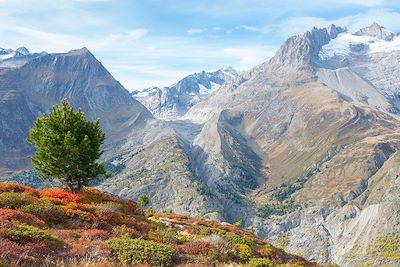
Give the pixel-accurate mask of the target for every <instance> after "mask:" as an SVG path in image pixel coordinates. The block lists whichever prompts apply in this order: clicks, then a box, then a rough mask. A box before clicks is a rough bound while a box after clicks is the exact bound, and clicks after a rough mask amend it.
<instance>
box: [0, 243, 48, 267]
mask: <svg viewBox="0 0 400 267" xmlns="http://www.w3.org/2000/svg"><path fill="white" fill-rule="evenodd" d="M48 253H49V251H48V248H47V247H46V246H45V245H44V244H40V243H27V244H24V245H21V244H16V243H14V242H11V241H9V240H6V239H1V238H0V261H4V262H7V263H9V264H10V265H15V266H39V265H40V261H41V259H43V256H45V255H47V254H48Z"/></svg>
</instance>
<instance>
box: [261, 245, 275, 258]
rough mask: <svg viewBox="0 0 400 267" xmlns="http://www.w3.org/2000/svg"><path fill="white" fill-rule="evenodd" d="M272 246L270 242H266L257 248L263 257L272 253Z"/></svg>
mask: <svg viewBox="0 0 400 267" xmlns="http://www.w3.org/2000/svg"><path fill="white" fill-rule="evenodd" d="M274 250H275V249H274V247H273V246H272V245H271V244H266V245H264V246H263V247H262V249H260V250H259V253H260V254H261V256H263V257H270V256H271V255H272V254H273V253H274Z"/></svg>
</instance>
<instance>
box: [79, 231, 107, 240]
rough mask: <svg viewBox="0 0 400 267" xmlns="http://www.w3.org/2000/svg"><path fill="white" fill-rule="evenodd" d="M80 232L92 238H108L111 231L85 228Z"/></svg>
mask: <svg viewBox="0 0 400 267" xmlns="http://www.w3.org/2000/svg"><path fill="white" fill-rule="evenodd" d="M80 234H81V235H82V237H84V238H87V239H90V240H96V239H101V240H106V239H108V237H109V233H108V232H107V231H104V230H101V229H87V230H83V231H82V232H81V233H80Z"/></svg>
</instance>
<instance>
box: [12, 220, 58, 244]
mask: <svg viewBox="0 0 400 267" xmlns="http://www.w3.org/2000/svg"><path fill="white" fill-rule="evenodd" d="M10 237H11V239H12V240H13V241H15V242H18V243H27V242H35V241H42V242H44V243H54V242H55V241H57V239H56V238H55V237H53V236H52V235H50V234H49V233H48V232H47V231H46V230H42V229H40V228H38V227H35V226H32V225H27V224H22V223H21V224H18V225H17V227H16V229H13V230H11V231H10Z"/></svg>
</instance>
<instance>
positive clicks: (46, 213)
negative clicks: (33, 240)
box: [21, 199, 70, 224]
mask: <svg viewBox="0 0 400 267" xmlns="http://www.w3.org/2000/svg"><path fill="white" fill-rule="evenodd" d="M21 210H22V211H24V212H26V213H30V214H33V215H35V216H36V217H38V218H39V219H42V220H43V221H45V222H46V223H48V224H59V223H64V222H65V221H67V220H68V218H69V217H70V214H69V213H68V211H67V210H66V209H65V208H64V207H63V206H59V205H55V204H54V203H52V202H49V201H46V200H43V199H42V200H41V201H39V202H38V203H36V204H30V205H27V206H26V207H24V208H22V209H21Z"/></svg>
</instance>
